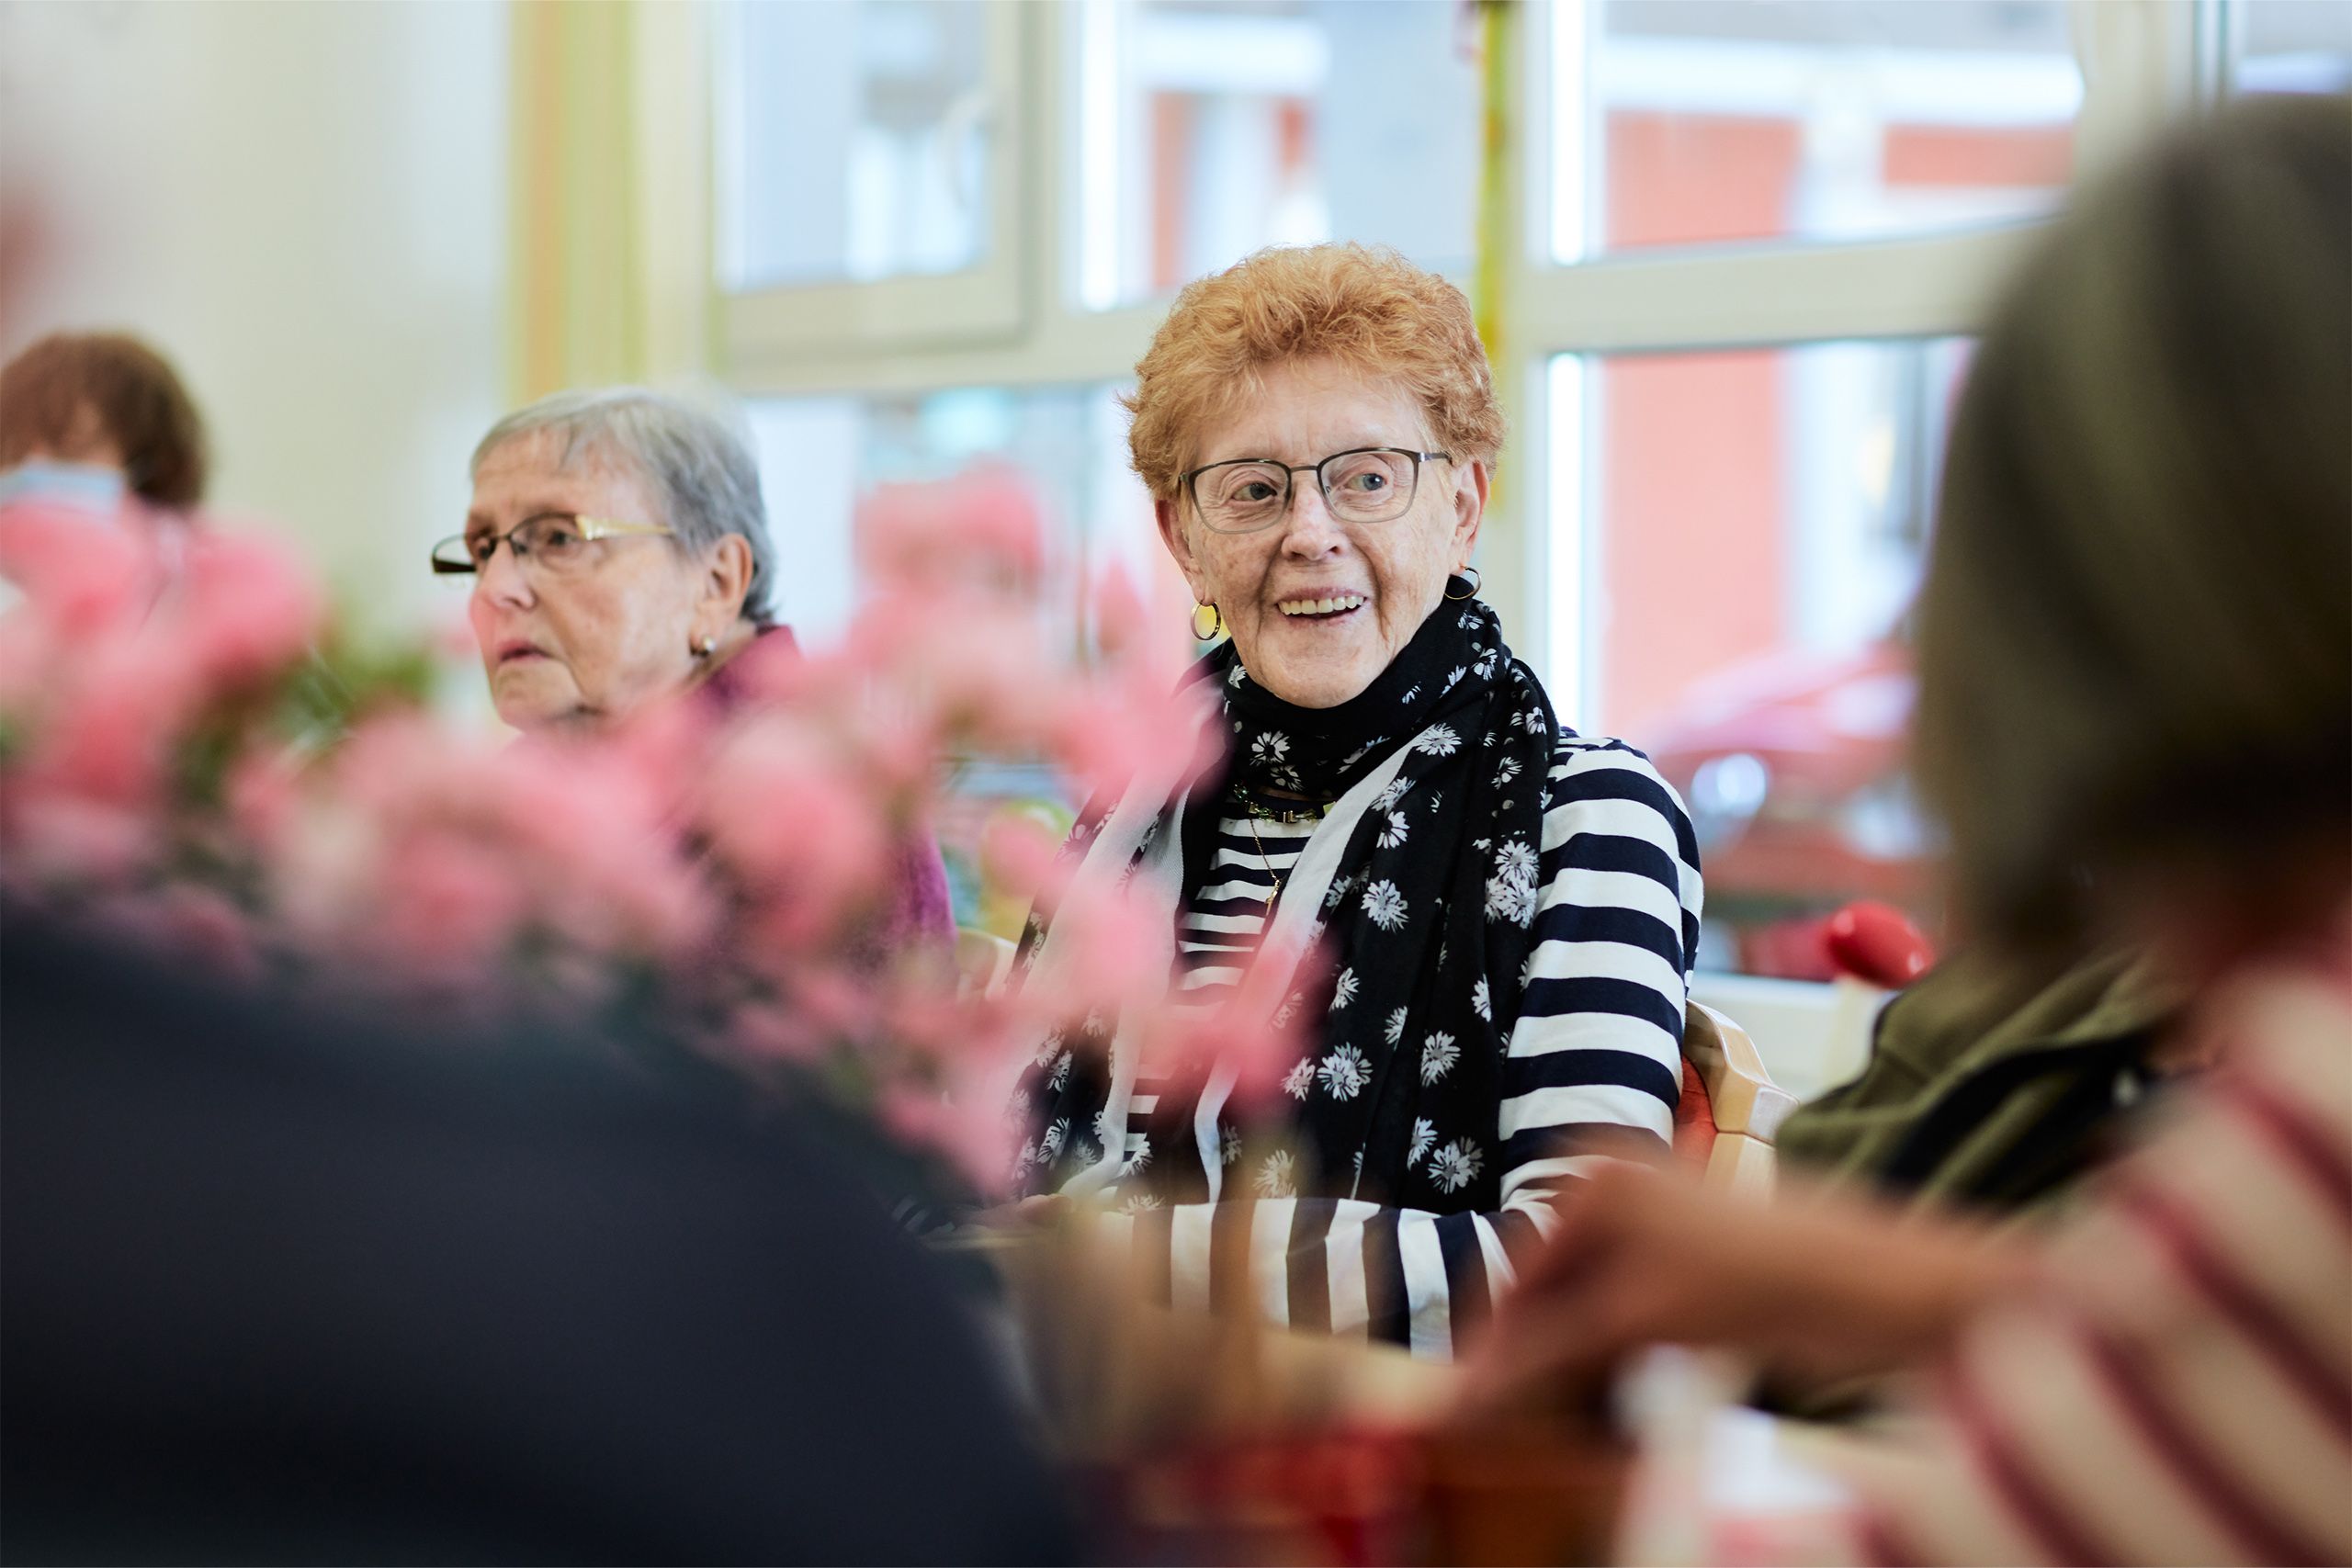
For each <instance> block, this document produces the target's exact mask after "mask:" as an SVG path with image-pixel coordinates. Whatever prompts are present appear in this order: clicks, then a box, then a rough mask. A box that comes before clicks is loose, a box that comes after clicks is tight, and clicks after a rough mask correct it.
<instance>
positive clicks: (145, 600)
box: [0, 501, 161, 637]
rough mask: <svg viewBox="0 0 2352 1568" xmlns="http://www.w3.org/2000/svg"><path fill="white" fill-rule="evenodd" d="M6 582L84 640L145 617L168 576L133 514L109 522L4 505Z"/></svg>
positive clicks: (1, 533)
mask: <svg viewBox="0 0 2352 1568" xmlns="http://www.w3.org/2000/svg"><path fill="white" fill-rule="evenodd" d="M0 577H6V578H7V579H8V580H9V581H12V582H14V583H16V584H17V587H18V588H20V589H22V590H23V591H24V594H25V597H26V599H27V600H28V601H29V602H30V603H31V604H34V605H37V606H38V607H39V608H40V611H41V613H42V614H44V615H47V616H49V617H51V619H52V620H54V621H55V622H57V623H58V625H59V626H60V628H61V630H62V632H63V633H64V635H66V636H68V637H78V636H84V635H86V634H88V633H89V632H91V631H92V630H94V629H95V628H96V627H98V626H108V625H120V624H122V623H124V622H126V621H129V620H131V619H134V618H135V617H136V616H137V615H141V614H143V613H144V612H145V610H146V607H147V605H148V604H150V603H151V602H153V598H154V594H155V589H156V585H157V584H158V582H159V581H161V570H160V568H159V566H158V564H157V560H156V555H155V549H154V546H153V541H152V539H151V538H150V536H148V534H147V532H146V530H145V527H144V525H143V523H142V522H141V520H139V519H138V518H137V517H136V515H135V514H134V513H130V512H128V511H126V512H125V513H123V514H121V515H119V516H117V517H113V518H107V517H101V516H96V515H94V514H92V513H88V512H85V511H81V510H78V509H75V508H72V507H60V506H52V505H43V504H40V503H39V502H23V501H20V502H11V503H9V504H8V505H6V506H0Z"/></svg>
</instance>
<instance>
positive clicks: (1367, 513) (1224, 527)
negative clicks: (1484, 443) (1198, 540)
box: [1176, 446, 1453, 534]
mask: <svg viewBox="0 0 2352 1568" xmlns="http://www.w3.org/2000/svg"><path fill="white" fill-rule="evenodd" d="M1452 461H1453V453H1451V452H1415V451H1413V450H1411V449H1409V448H1408V447H1404V446H1359V447H1356V448H1354V449H1352V450H1351V451H1346V452H1334V453H1332V454H1331V455H1330V456H1329V457H1326V458H1324V459H1323V460H1322V461H1321V462H1319V463H1299V464H1290V463H1283V462H1280V461H1277V460H1276V459H1274V458H1272V457H1235V458H1230V459H1228V460H1227V461H1225V462H1222V463H1210V464H1208V465H1207V466H1205V467H1204V468H1194V469H1193V470H1192V471H1191V472H1190V473H1185V474H1179V475H1178V476H1177V477H1176V482H1177V483H1178V484H1180V485H1182V486H1183V487H1184V489H1185V491H1187V492H1189V493H1190V494H1191V496H1192V498H1193V511H1195V512H1197V513H1200V515H1201V521H1202V522H1203V523H1204V524H1206V525H1208V526H1209V527H1210V528H1211V529H1213V530H1215V531H1216V532H1217V533H1220V534H1252V533H1255V532H1257V531H1258V530H1259V529H1261V528H1270V527H1272V526H1273V525H1274V523H1275V522H1276V521H1277V520H1278V519H1280V518H1281V517H1282V516H1283V514H1284V513H1287V512H1289V511H1290V502H1291V494H1292V492H1293V491H1294V490H1295V489H1296V487H1297V482H1298V481H1297V479H1295V477H1294V476H1295V475H1298V474H1309V473H1311V474H1313V475H1314V476H1315V483H1316V488H1317V489H1318V490H1320V491H1322V492H1323V505H1324V507H1325V509H1326V510H1328V511H1329V513H1331V515H1332V516H1333V517H1334V518H1336V519H1338V520H1339V521H1340V522H1342V523H1388V522H1393V521H1394V520H1396V519H1397V518H1399V517H1402V516H1403V515H1404V514H1405V513H1406V512H1407V511H1408V509H1409V508H1410V507H1411V506H1412V504H1413V497H1414V495H1415V493H1416V492H1418V491H1419V489H1420V485H1421V465H1422V464H1423V463H1450V462H1452Z"/></svg>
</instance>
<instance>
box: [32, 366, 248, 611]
mask: <svg viewBox="0 0 2352 1568" xmlns="http://www.w3.org/2000/svg"><path fill="white" fill-rule="evenodd" d="M209 467H210V460H209V454H208V451H207V443H206V440H205V434H204V421H203V419H202V417H201V416H199V415H198V412H197V409H196V403H195V400H193V399H191V398H190V397H189V396H188V394H187V388H186V387H184V386H182V385H181V383H180V378H179V377H178V375H177V374H176V373H175V372H174V370H173V369H172V367H171V364H170V362H169V361H167V360H165V359H164V356H163V355H160V354H157V353H156V352H155V351H154V350H153V349H152V348H150V347H148V346H147V345H146V344H143V343H141V342H140V341H139V340H138V339H137V338H135V337H131V336H129V335H128V334H126V333H51V334H50V335H48V336H47V337H43V338H40V339H38V340H36V341H35V342H33V343H32V344H28V346H27V347H26V348H25V349H24V350H23V352H21V353H20V354H18V355H17V356H16V357H15V358H14V359H11V360H10V361H8V363H7V364H6V366H5V367H0V527H5V526H6V520H8V519H9V518H11V517H27V516H28V515H38V516H39V517H40V518H41V519H43V520H45V521H44V523H43V526H47V525H52V524H54V523H56V522H58V521H59V520H61V519H76V520H86V521H87V522H88V523H90V524H91V525H95V526H98V527H103V528H118V527H129V528H131V529H134V530H136V531H138V533H139V535H140V536H141V538H142V539H143V540H145V541H147V542H149V543H151V544H152V545H153V564H154V570H155V571H156V573H157V576H156V578H155V581H153V583H152V584H151V585H150V586H151V587H152V588H153V591H154V592H163V591H164V589H165V588H167V587H168V585H169V584H170V583H171V582H172V581H174V580H175V578H176V577H177V575H178V573H179V572H180V570H181V569H182V566H183V565H184V562H185V558H186V554H187V544H188V527H189V526H190V525H192V523H193V522H194V519H195V516H196V508H197V507H198V505H200V504H201V503H202V502H203V500H204V487H205V481H206V479H207V477H208V470H209ZM15 570H16V566H15V564H14V550H13V547H0V610H6V609H9V608H11V607H13V606H14V605H15V604H16V602H17V585H16V584H15V583H14V582H13V581H9V580H8V579H9V576H10V575H11V574H12V573H13V572H14V571H15Z"/></svg>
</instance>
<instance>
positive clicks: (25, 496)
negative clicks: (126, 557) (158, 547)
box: [0, 457, 129, 517]
mask: <svg viewBox="0 0 2352 1568" xmlns="http://www.w3.org/2000/svg"><path fill="white" fill-rule="evenodd" d="M128 488H129V486H128V481H127V480H126V479H124V477H123V472H122V470H121V469H120V468H101V467H99V466H98V465H96V464H95V463H59V462H53V461H51V459H49V458H46V457H36V458H34V459H33V460H32V461H31V462H28V463H19V464H18V465H17V467H15V468H10V469H8V470H6V472H0V506H6V505H9V504H10V503H12V502H19V501H23V502H35V503H38V504H40V505H44V506H62V507H70V508H72V509H73V510H74V511H76V512H89V513H97V514H99V515H101V516H107V517H111V516H113V515H114V514H115V513H119V512H120V511H121V510H122V502H123V496H124V494H125V492H126V491H127V490H128Z"/></svg>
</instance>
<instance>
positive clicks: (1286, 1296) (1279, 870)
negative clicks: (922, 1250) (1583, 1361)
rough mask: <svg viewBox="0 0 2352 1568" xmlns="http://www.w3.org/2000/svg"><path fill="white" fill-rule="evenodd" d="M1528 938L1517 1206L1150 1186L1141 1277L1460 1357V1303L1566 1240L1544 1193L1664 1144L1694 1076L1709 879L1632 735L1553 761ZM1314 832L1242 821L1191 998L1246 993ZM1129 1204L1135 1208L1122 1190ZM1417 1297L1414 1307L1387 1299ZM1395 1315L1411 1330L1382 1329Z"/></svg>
mask: <svg viewBox="0 0 2352 1568" xmlns="http://www.w3.org/2000/svg"><path fill="white" fill-rule="evenodd" d="M1550 787H1551V806H1550V807H1549V808H1548V809H1547V810H1546V811H1545V813H1544V841H1543V844H1542V846H1541V851H1540V855H1539V859H1538V869H1537V886H1538V889H1539V892H1538V897H1537V902H1536V910H1535V916H1534V921H1533V926H1532V931H1533V937H1534V942H1535V945H1534V947H1533V950H1532V953H1530V955H1529V960H1528V963H1527V964H1526V968H1525V971H1524V974H1523V976H1522V980H1521V993H1520V995H1519V996H1517V997H1515V998H1495V999H1494V1002H1493V1004H1492V1005H1494V1007H1495V1009H1496V1014H1497V1017H1498V1019H1507V1020H1510V1023H1509V1025H1508V1036H1509V1042H1510V1043H1509V1048H1508V1052H1507V1055H1506V1057H1505V1061H1504V1065H1503V1074H1504V1077H1503V1087H1504V1100H1503V1103H1502V1105H1501V1108H1500V1117H1499V1128H1498V1131H1499V1133H1500V1135H1501V1139H1502V1144H1501V1159H1502V1162H1503V1171H1502V1179H1501V1190H1502V1203H1501V1207H1500V1208H1499V1209H1498V1210H1497V1211H1495V1212H1492V1213H1457V1214H1438V1213H1430V1212H1427V1211H1424V1210H1419V1209H1399V1208H1393V1207H1382V1206H1380V1205H1377V1204H1374V1203H1370V1202H1360V1201H1352V1200H1346V1199H1330V1198H1289V1197H1284V1198H1267V1199H1261V1200H1259V1201H1254V1202H1225V1203H1216V1204H1208V1203H1203V1204H1180V1205H1177V1206H1175V1207H1173V1208H1168V1209H1159V1208H1156V1207H1154V1206H1153V1201H1152V1200H1151V1199H1150V1198H1149V1197H1148V1195H1145V1194H1140V1193H1138V1194H1134V1195H1132V1196H1130V1197H1129V1198H1128V1199H1127V1201H1126V1206H1125V1210H1124V1211H1123V1212H1120V1213H1113V1214H1110V1215H1108V1216H1106V1223H1108V1224H1112V1225H1114V1226H1116V1227H1120V1228H1122V1229H1124V1230H1125V1233H1126V1242H1127V1245H1129V1246H1130V1247H1132V1248H1133V1250H1134V1254H1135V1261H1136V1269H1137V1272H1138V1274H1139V1275H1140V1276H1141V1277H1142V1278H1143V1279H1144V1280H1147V1281H1148V1282H1150V1283H1151V1284H1152V1285H1153V1286H1155V1287H1157V1289H1156V1290H1155V1293H1157V1294H1159V1295H1162V1296H1164V1298H1165V1299H1167V1300H1169V1301H1170V1303H1172V1304H1174V1305H1176V1306H1179V1307H1192V1308H1197V1309H1202V1310H1205V1309H1206V1308H1207V1306H1208V1303H1209V1302H1210V1301H1211V1300H1212V1299H1213V1297H1214V1299H1220V1300H1222V1299H1227V1292H1230V1291H1231V1290H1232V1289H1233V1287H1234V1281H1231V1280H1227V1278H1226V1277H1225V1276H1226V1275H1227V1272H1228V1271H1231V1270H1236V1269H1238V1270H1244V1271H1246V1274H1247V1279H1246V1280H1245V1281H1243V1282H1242V1284H1243V1287H1244V1289H1245V1290H1246V1292H1247V1295H1248V1296H1249V1298H1250V1299H1252V1300H1254V1301H1256V1302H1257V1303H1260V1307H1261V1312H1262V1314H1263V1315H1264V1316H1265V1317H1267V1318H1268V1319H1270V1320H1271V1321H1272V1322H1275V1323H1278V1324H1283V1325H1292V1326H1295V1327H1299V1328H1312V1329H1321V1330H1328V1331H1329V1332H1331V1333H1335V1334H1353V1335H1359V1336H1362V1335H1366V1334H1368V1333H1371V1332H1373V1331H1374V1325H1375V1318H1380V1319H1383V1320H1384V1321H1383V1322H1382V1324H1381V1325H1380V1326H1381V1329H1382V1331H1384V1332H1389V1333H1394V1334H1395V1335H1396V1336H1397V1337H1399V1338H1401V1339H1402V1340H1403V1341H1404V1342H1405V1343H1407V1344H1408V1345H1409V1346H1410V1347H1411V1348H1412V1349H1413V1351H1414V1353H1415V1354H1417V1355H1424V1356H1430V1357H1439V1358H1442V1357H1446V1356H1450V1355H1451V1354H1452V1351H1453V1337H1454V1309H1455V1305H1456V1303H1463V1304H1464V1305H1465V1307H1468V1308H1469V1309H1470V1310H1472V1311H1480V1310H1483V1309H1484V1307H1485V1306H1486V1304H1487V1302H1488V1301H1489V1300H1490V1299H1491V1296H1492V1293H1493V1292H1494V1290H1495V1289H1496V1288H1497V1287H1498V1286H1500V1285H1508V1284H1509V1283H1510V1278H1511V1264H1510V1258H1512V1257H1513V1256H1514V1255H1516V1254H1518V1253H1520V1252H1521V1249H1522V1248H1523V1247H1527V1246H1530V1245H1532V1243H1533V1242H1534V1241H1535V1240H1536V1239H1538V1237H1540V1236H1541V1235H1543V1234H1544V1233H1545V1232H1546V1231H1547V1230H1548V1229H1549V1227H1550V1224H1551V1222H1552V1214H1551V1211H1550V1209H1549V1207H1548V1206H1547V1200H1548V1199H1549V1197H1550V1196H1551V1195H1552V1194H1553V1192H1554V1191H1555V1190H1556V1189H1557V1188H1558V1186H1559V1184H1560V1183H1561V1182H1562V1181H1563V1180H1565V1179H1568V1178H1570V1177H1573V1176H1574V1175H1575V1174H1576V1173H1577V1170H1578V1168H1580V1167H1583V1166H1585V1165H1586V1164H1588V1163H1589V1161H1591V1160H1594V1159H1599V1158H1607V1157H1613V1156H1614V1157H1622V1156H1624V1155H1626V1154H1627V1153H1629V1152H1634V1153H1640V1152H1647V1151H1653V1150H1654V1151H1657V1152H1661V1153H1662V1152H1664V1151H1665V1150H1666V1149H1667V1147H1668V1145H1669V1144H1670V1142H1671V1139H1672V1135H1673V1122H1674V1104H1675V1096H1676V1093H1677V1090H1678V1089H1679V1084H1680V1081H1681V1048H1682V1015H1683V1007H1684V1002H1685V1000H1686V997H1687V989H1688V975H1689V972H1690V966H1691V954H1692V953H1694V952H1695V951H1696V949H1697V947H1698V939H1699V917H1700V908H1701V897H1702V894H1701V883H1700V874H1699V867H1698V864H1697V853H1696V850H1695V848H1694V847H1693V840H1692V835H1691V825H1690V820H1689V818H1688V817H1687V816H1686V815H1685V814H1684V811H1683V808H1682V804H1681V802H1680V801H1679V799H1678V798H1676V796H1675V795H1674V792H1673V790H1672V789H1671V788H1670V787H1669V786H1668V784H1666V783H1665V781H1664V780H1662V779H1660V778H1659V777H1658V775H1657V772H1656V770H1655V769H1653V768H1652V767H1651V766H1650V763H1649V761H1648V760H1647V759H1646V758H1645V757H1643V756H1642V754H1641V753H1640V752H1638V751H1635V750H1633V749H1632V748H1630V747H1628V746H1626V745H1624V744H1623V742H1620V741H1615V740H1610V739H1596V738H1589V737H1582V736H1573V735H1569V736H1563V737H1562V738H1561V739H1560V741H1559V744H1558V746H1557V748H1556V750H1555V753H1554V761H1553V767H1552V772H1551V785H1550ZM1316 828H1317V824H1316V823H1314V822H1312V821H1301V822H1296V823H1283V822H1279V821H1273V822H1270V821H1265V820H1257V821H1254V822H1253V821H1251V820H1250V819H1248V818H1238V817H1237V818H1227V819H1226V820H1225V821H1223V822H1221V823H1220V824H1219V825H1218V842H1217V849H1216V854H1215V856H1214V858H1213V859H1212V861H1211V863H1210V869H1209V871H1208V873H1207V875H1206V878H1205V879H1204V882H1203V884H1202V885H1201V886H1198V887H1196V888H1193V889H1192V890H1191V894H1190V897H1188V898H1187V899H1186V900H1185V902H1184V905H1183V908H1182V913H1181V915H1180V918H1179V926H1178V933H1177V942H1178V958H1177V963H1178V969H1179V975H1178V977H1177V985H1178V988H1179V989H1178V994H1179V998H1180V1005H1181V1004H1182V1002H1186V1001H1189V1002H1191V1003H1192V1004H1193V1005H1203V1006H1205V1005H1208V1003H1209V1002H1210V1001H1211V1000H1212V999H1213V998H1217V997H1219V996H1221V995H1222V994H1223V993H1224V992H1226V991H1228V990H1230V989H1231V988H1232V987H1234V986H1235V985H1236V984H1237V983H1238V980H1239V978H1240V976H1241V974H1242V971H1243V969H1244V967H1245V966H1246V965H1247V964H1248V963H1249V961H1250V955H1251V954H1252V953H1254V952H1255V951H1256V948H1257V944H1258V942H1259V939H1260V937H1261V935H1262V933H1263V931H1264V929H1265V925H1266V921H1267V919H1268V916H1269V912H1270V910H1271V908H1272V897H1271V896H1270V895H1271V893H1272V883H1273V879H1274V877H1275V875H1277V874H1287V873H1288V871H1289V869H1290V868H1291V866H1292V865H1293V864H1294V863H1295V862H1296V860H1297V858H1298V856H1299V854H1300V852H1302V851H1303V850H1304V848H1305V846H1306V841H1307V840H1308V838H1309V837H1310V836H1311V835H1312V833H1313V832H1314V830H1315V829H1316ZM1159 1087H1160V1086H1159V1085H1156V1084H1151V1083H1148V1082H1140V1081H1139V1082H1138V1083H1137V1084H1136V1095H1135V1097H1134V1099H1133V1100H1132V1101H1131V1103H1130V1105H1129V1107H1128V1122H1127V1128H1126V1144H1125V1152H1126V1153H1127V1154H1129V1155H1130V1156H1132V1155H1134V1154H1135V1153H1136V1152H1137V1151H1138V1150H1139V1149H1141V1148H1142V1146H1143V1144H1142V1139H1143V1133H1142V1126H1143V1122H1144V1119H1145V1118H1146V1117H1147V1116H1148V1115H1149V1114H1150V1112H1151V1111H1153V1110H1154V1109H1155V1108H1156V1107H1157V1106H1158V1104H1159V1095H1158V1093H1157V1092H1155V1091H1156V1090H1157V1089H1159ZM1111 1200H1112V1201H1113V1203H1114V1205H1115V1204H1118V1203H1119V1202H1120V1196H1119V1193H1118V1191H1117V1190H1116V1189H1114V1190H1113V1191H1112V1193H1111ZM1375 1303H1402V1307H1403V1311H1402V1312H1401V1314H1385V1313H1376V1312H1375V1311H1374V1304H1375ZM1389 1319H1393V1320H1394V1321H1393V1323H1391V1322H1388V1321H1385V1320H1389Z"/></svg>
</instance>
